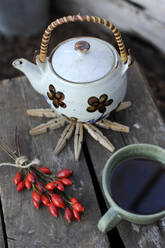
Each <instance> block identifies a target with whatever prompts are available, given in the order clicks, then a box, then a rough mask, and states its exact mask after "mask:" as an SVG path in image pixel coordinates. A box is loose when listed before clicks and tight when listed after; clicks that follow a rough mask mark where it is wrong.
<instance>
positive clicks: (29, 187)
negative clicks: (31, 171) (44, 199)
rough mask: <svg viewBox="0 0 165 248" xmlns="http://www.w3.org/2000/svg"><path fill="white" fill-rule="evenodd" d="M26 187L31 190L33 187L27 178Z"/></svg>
mask: <svg viewBox="0 0 165 248" xmlns="http://www.w3.org/2000/svg"><path fill="white" fill-rule="evenodd" d="M25 187H26V188H27V189H28V190H29V189H31V187H32V183H31V182H30V181H29V180H28V178H27V177H26V178H25Z"/></svg>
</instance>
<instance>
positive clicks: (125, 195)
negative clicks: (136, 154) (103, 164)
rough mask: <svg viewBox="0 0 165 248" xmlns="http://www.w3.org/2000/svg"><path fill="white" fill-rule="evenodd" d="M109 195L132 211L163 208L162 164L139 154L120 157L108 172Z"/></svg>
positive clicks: (164, 175)
mask: <svg viewBox="0 0 165 248" xmlns="http://www.w3.org/2000/svg"><path fill="white" fill-rule="evenodd" d="M110 195H111V197H112V198H113V200H114V201H115V202H116V203H117V204H118V205H119V206H120V207H121V208H123V209H125V210H127V211H129V212H131V213H134V214H142V215H144V214H154V213H157V212H160V211H163V210H165V167H164V166H163V165H162V164H161V163H160V162H158V161H153V160H147V159H143V158H130V159H127V160H123V161H121V162H120V163H119V164H118V165H116V166H115V168H114V169H113V171H112V174H111V178H110Z"/></svg>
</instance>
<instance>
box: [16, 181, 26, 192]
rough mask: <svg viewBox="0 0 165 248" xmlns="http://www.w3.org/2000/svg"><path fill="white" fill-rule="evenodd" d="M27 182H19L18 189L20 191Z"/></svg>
mask: <svg viewBox="0 0 165 248" xmlns="http://www.w3.org/2000/svg"><path fill="white" fill-rule="evenodd" d="M24 186H25V183H24V182H23V181H21V182H19V183H18V184H17V191H18V192H20V191H21V190H23V189H24Z"/></svg>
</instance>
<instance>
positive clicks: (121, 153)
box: [98, 144, 165, 232]
mask: <svg viewBox="0 0 165 248" xmlns="http://www.w3.org/2000/svg"><path fill="white" fill-rule="evenodd" d="M131 157H133V158H135V157H136V158H144V159H150V160H156V161H159V162H161V163H162V164H163V165H164V167H165V150H164V149H162V148H161V147H159V146H155V145H149V144H135V145H128V146H126V147H124V148H121V149H120V150H118V151H117V152H115V153H114V154H113V155H112V156H111V157H110V158H109V160H108V161H107V162H106V165H105V167H104V170H103V175H102V183H103V190H104V194H105V196H106V198H107V200H108V202H109V204H110V206H111V207H110V209H109V210H108V211H107V213H106V214H105V215H104V216H103V217H102V218H101V219H100V221H99V222H98V228H99V230H100V231H101V232H108V231H110V230H111V229H112V228H113V227H115V226H116V225H117V224H118V223H119V222H120V221H121V220H127V221H130V222H132V223H136V224H151V223H154V222H155V221H157V220H158V219H160V218H161V217H163V216H165V210H164V211H161V212H158V213H154V214H148V215H141V214H134V213H131V212H128V211H126V210H124V209H123V208H121V207H120V206H119V205H117V203H116V202H115V201H114V200H113V198H112V197H111V195H110V192H109V179H110V177H111V174H112V171H113V169H114V167H115V166H116V165H117V164H118V163H119V162H121V161H122V160H125V159H128V158H131Z"/></svg>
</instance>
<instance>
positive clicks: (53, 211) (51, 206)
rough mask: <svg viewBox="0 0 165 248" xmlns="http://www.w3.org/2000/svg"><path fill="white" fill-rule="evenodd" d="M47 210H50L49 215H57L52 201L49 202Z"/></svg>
mask: <svg viewBox="0 0 165 248" xmlns="http://www.w3.org/2000/svg"><path fill="white" fill-rule="evenodd" d="M49 211H50V213H51V215H53V216H54V217H57V216H58V209H57V207H56V206H54V204H53V202H50V203H49Z"/></svg>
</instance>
